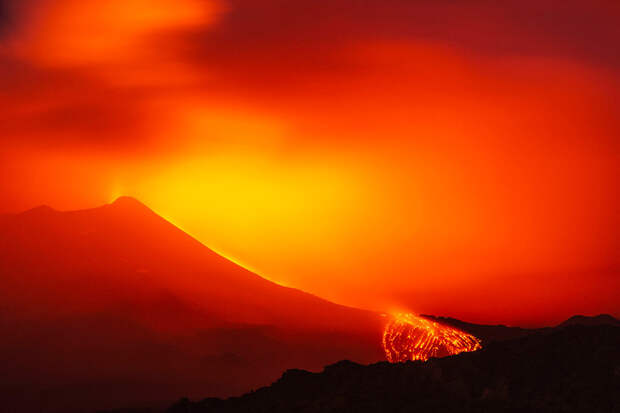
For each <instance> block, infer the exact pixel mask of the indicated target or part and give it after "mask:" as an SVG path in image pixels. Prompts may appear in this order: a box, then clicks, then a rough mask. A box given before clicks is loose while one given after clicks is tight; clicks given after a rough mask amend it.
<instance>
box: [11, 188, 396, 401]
mask: <svg viewBox="0 0 620 413" xmlns="http://www.w3.org/2000/svg"><path fill="white" fill-rule="evenodd" d="M0 282H1V283H2V285H3V288H2V290H0V300H1V301H0V302H1V303H2V307H1V308H0V334H2V336H3V337H5V338H4V339H3V340H2V342H1V343H0V351H1V352H2V354H3V359H5V360H10V361H9V362H7V363H3V365H2V366H0V377H1V378H0V386H2V387H3V388H4V389H6V390H8V391H7V392H5V394H9V395H11V396H10V399H11V400H10V401H9V405H12V406H16V408H15V409H14V410H16V411H17V410H33V409H36V408H43V407H45V410H46V411H50V410H61V409H68V410H70V409H74V408H79V407H82V406H85V405H87V406H90V407H93V408H110V407H118V406H131V405H133V404H142V405H143V404H144V403H145V402H149V403H150V402H156V401H161V402H162V403H166V402H168V401H169V400H174V399H176V398H178V397H180V396H192V395H200V396H203V395H205V394H210V395H214V396H227V395H233V394H237V393H241V392H245V391H247V390H249V389H251V388H254V387H258V386H260V385H265V384H268V383H270V382H271V381H273V380H274V379H275V378H277V377H278V375H279V374H280V373H281V371H283V370H285V369H287V368H292V367H296V368H299V367H302V368H307V369H320V368H321V367H322V366H323V365H325V364H328V363H331V362H335V361H337V360H340V359H343V358H346V359H351V360H355V361H358V362H362V363H368V362H373V361H378V360H381V359H382V358H383V351H382V349H381V344H380V343H381V332H382V329H383V324H384V323H385V320H384V318H382V317H381V316H380V315H379V314H376V313H372V312H369V311H363V310H359V309H354V308H349V307H345V306H341V305H337V304H334V303H331V302H328V301H326V300H323V299H321V298H318V297H316V296H313V295H311V294H307V293H305V292H302V291H299V290H296V289H292V288H286V287H283V286H280V285H277V284H275V283H272V282H270V281H268V280H266V279H264V278H261V277H260V276H258V275H256V274H254V273H252V272H250V271H248V270H246V269H244V268H242V267H240V266H238V265H237V264H235V263H233V262H231V261H229V260H227V259H226V258H224V257H222V256H220V255H218V254H216V253H215V252H213V251H212V250H210V249H209V248H207V247H206V246H204V245H203V244H201V243H200V242H198V241H196V240H195V239H193V238H192V237H191V236H189V235H188V234H186V233H184V232H183V231H181V230H180V229H179V228H177V227H175V226H174V225H172V224H171V223H169V222H168V221H166V220H165V219H163V218H162V217H160V216H158V215H157V214H155V213H154V212H153V211H151V210H150V209H149V208H147V207H146V206H145V205H143V204H141V203H140V202H139V201H137V200H135V199H132V198H127V197H122V198H119V199H118V200H116V201H115V202H113V203H111V204H109V205H104V206H102V207H99V208H95V209H89V210H82V211H72V212H59V211H56V210H53V209H51V208H49V207H39V208H35V209H32V210H30V211H27V212H24V213H20V214H15V215H4V216H2V217H0ZM37 403H38V405H37Z"/></svg>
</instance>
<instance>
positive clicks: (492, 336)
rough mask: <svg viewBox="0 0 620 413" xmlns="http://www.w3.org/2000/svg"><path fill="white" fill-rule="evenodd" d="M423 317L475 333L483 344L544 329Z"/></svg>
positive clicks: (429, 316)
mask: <svg viewBox="0 0 620 413" xmlns="http://www.w3.org/2000/svg"><path fill="white" fill-rule="evenodd" d="M422 317H425V318H428V319H430V320H434V321H437V322H439V323H442V324H447V325H449V326H452V327H456V328H458V329H459V330H462V331H465V332H466V333H469V334H473V335H474V336H476V337H478V338H479V339H481V340H482V343H483V345H486V344H488V343H490V342H493V341H503V340H511V339H515V338H519V337H524V336H527V335H529V334H532V333H535V332H539V331H542V330H544V329H546V328H542V329H529V328H522V327H509V326H505V325H501V324H499V325H485V324H473V323H468V322H465V321H461V320H457V319H456V318H451V317H437V316H433V315H427V314H423V315H422Z"/></svg>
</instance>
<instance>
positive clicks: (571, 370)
mask: <svg viewBox="0 0 620 413" xmlns="http://www.w3.org/2000/svg"><path fill="white" fill-rule="evenodd" d="M619 348H620V328H619V327H615V326H611V325H600V326H582V325H576V326H569V327H566V328H561V329H555V330H552V331H549V332H540V333H536V334H532V335H529V336H526V337H522V338H518V339H514V340H508V341H503V342H494V343H491V344H489V345H488V346H486V347H484V348H483V349H482V350H480V351H477V352H473V353H462V354H459V355H457V356H453V357H447V358H443V359H431V360H429V361H428V362H426V363H424V362H420V361H415V362H411V361H408V362H405V363H398V364H390V363H387V362H382V363H377V364H372V365H369V366H362V365H359V364H356V363H352V362H348V361H343V362H340V363H337V364H334V365H330V366H327V367H326V368H325V369H324V371H323V372H321V373H311V372H307V371H303V370H289V371H287V372H286V373H284V375H283V376H282V377H281V378H280V380H278V381H277V382H275V383H274V384H272V385H271V386H269V387H265V388H262V389H259V390H257V391H255V392H251V393H249V394H246V395H244V396H241V397H237V398H230V399H227V400H221V399H214V398H210V399H205V400H203V401H200V402H191V401H189V400H187V399H184V400H181V401H179V402H178V403H177V404H175V405H173V406H172V407H171V408H170V409H169V410H168V413H181V412H183V413H185V412H196V413H202V412H204V413H206V412H210V413H229V412H230V413H232V412H293V411H304V412H376V411H382V412H402V411H405V412H407V411H411V412H414V411H423V412H446V411H447V412H481V411H484V412H500V411H501V412H531V411H536V412H558V411H562V412H617V411H620V392H618V391H617V390H618V389H620V351H619V350H618V349H619Z"/></svg>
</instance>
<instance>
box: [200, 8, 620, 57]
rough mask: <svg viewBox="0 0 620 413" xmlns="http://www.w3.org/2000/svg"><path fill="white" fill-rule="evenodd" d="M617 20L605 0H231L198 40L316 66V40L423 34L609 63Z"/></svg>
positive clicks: (619, 29)
mask: <svg viewBox="0 0 620 413" xmlns="http://www.w3.org/2000/svg"><path fill="white" fill-rule="evenodd" d="M618 21H620V6H619V3H618V2H616V1H612V0H609V1H607V0H599V1H592V2H583V1H580V0H567V1H562V2H558V1H550V0H548V1H537V0H518V1H517V0H509V1H503V2H496V1H490V0H472V1H467V2H461V1H452V0H364V1H362V0H333V1H323V2H316V1H314V0H299V1H295V2H290V1H286V0H265V1H257V0H232V1H231V2H230V11H229V13H228V14H227V15H226V16H225V18H224V20H223V21H222V22H220V24H219V26H218V27H217V30H209V31H208V32H207V33H206V34H205V36H204V37H203V39H202V42H201V43H202V48H203V51H204V54H205V55H206V56H207V57H209V58H211V59H212V60H215V59H217V58H219V57H221V56H222V55H224V57H228V58H235V57H237V58H238V57H239V56H241V55H243V54H246V53H248V54H249V55H252V56H253V55H256V54H258V51H260V52H262V53H264V54H263V56H264V59H268V56H269V53H270V52H272V53H273V54H274V57H285V53H289V54H293V53H297V54H300V55H305V56H306V57H307V62H308V63H310V65H311V66H310V67H314V66H317V64H316V63H315V64H313V63H312V62H316V53H313V52H314V51H316V50H317V49H319V48H323V49H330V48H332V47H335V46H342V45H343V44H344V45H346V44H347V43H351V42H355V41H369V40H379V41H381V40H393V41H394V40H395V41H414V40H423V41H431V42H440V43H443V44H446V45H450V46H454V47H457V48H460V49H462V50H464V51H469V52H472V53H484V54H491V55H505V54H509V55H510V54H515V55H534V56H552V57H563V58H568V59H580V60H587V61H590V62H593V63H596V64H605V65H611V66H614V67H616V66H618V65H620V55H619V54H618V53H617V44H618V42H620V25H619V24H618ZM325 56H326V57H328V58H329V54H328V53H327V54H326V55H325ZM215 63H216V64H217V62H215Z"/></svg>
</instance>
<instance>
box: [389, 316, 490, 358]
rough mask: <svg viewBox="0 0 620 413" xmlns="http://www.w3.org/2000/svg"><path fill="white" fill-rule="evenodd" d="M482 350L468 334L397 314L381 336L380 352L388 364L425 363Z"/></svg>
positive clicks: (475, 339)
mask: <svg viewBox="0 0 620 413" xmlns="http://www.w3.org/2000/svg"><path fill="white" fill-rule="evenodd" d="M480 348H482V346H481V345H480V340H478V339H477V338H476V337H474V336H472V335H471V334H467V333H465V332H463V331H460V330H457V329H456V328H453V327H448V326H446V325H442V324H439V323H437V322H435V321H431V320H427V319H425V318H422V317H418V316H415V315H413V314H397V315H396V316H394V317H393V319H392V320H390V322H389V323H388V324H387V326H386V327H385V330H384V332H383V350H385V357H386V358H387V359H388V361H389V362H391V363H400V362H403V361H407V360H422V361H426V360H428V359H429V358H431V357H445V356H451V355H454V354H459V353H462V352H465V351H475V350H478V349H480Z"/></svg>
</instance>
